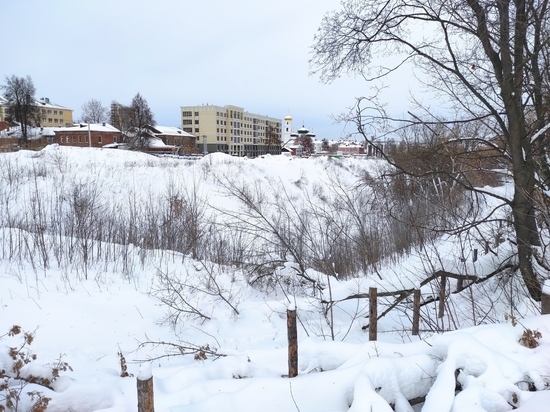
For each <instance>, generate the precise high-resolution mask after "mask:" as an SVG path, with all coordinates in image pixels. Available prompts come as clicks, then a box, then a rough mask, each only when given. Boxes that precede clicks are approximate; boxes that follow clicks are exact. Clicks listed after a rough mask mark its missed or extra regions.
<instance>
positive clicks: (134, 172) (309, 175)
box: [0, 145, 550, 412]
mask: <svg viewBox="0 0 550 412" xmlns="http://www.w3.org/2000/svg"><path fill="white" fill-rule="evenodd" d="M0 156H2V158H0V164H2V162H4V163H3V164H7V163H6V162H12V163H10V164H11V165H17V167H20V168H24V170H31V168H32V167H33V165H34V166H37V165H42V166H43V167H46V168H51V170H56V175H57V176H59V175H60V174H61V175H63V179H60V180H59V181H55V182H57V184H60V185H62V184H70V183H72V182H81V183H82V184H85V185H87V187H90V188H96V189H97V190H98V191H99V196H100V197H101V198H102V199H104V200H105V201H108V202H109V203H112V204H123V203H124V201H125V200H126V198H127V196H128V193H132V194H133V195H134V196H135V197H136V201H138V202H141V201H143V202H147V201H148V199H150V198H151V197H152V196H154V195H159V196H160V195H162V194H163V193H164V191H165V190H166V188H167V187H170V185H174V184H180V185H192V184H199V190H198V194H199V195H200V196H202V197H205V198H208V204H209V205H210V206H211V207H213V208H217V210H221V209H224V210H228V209H234V210H235V209H236V208H238V202H236V200H235V199H232V198H229V197H227V196H225V195H223V194H222V193H221V189H220V187H219V186H218V183H217V182H219V181H218V180H217V178H215V177H214V175H212V173H213V172H214V171H215V172H216V176H218V177H219V176H226V177H230V178H232V179H235V180H242V182H243V183H246V182H247V181H249V182H252V181H253V179H252V177H258V176H262V179H264V180H263V181H264V182H267V183H266V186H265V187H270V188H273V189H278V190H283V189H284V190H285V191H287V193H288V196H289V197H293V196H298V195H299V194H300V193H301V190H303V189H302V188H304V187H310V186H311V185H312V184H313V182H320V181H328V180H330V179H331V178H334V176H335V174H336V173H338V174H339V176H341V177H342V178H343V179H347V180H348V181H349V182H350V187H353V185H354V184H355V183H354V181H353V179H357V176H359V175H360V174H361V173H362V172H363V171H365V170H368V171H369V172H370V173H376V171H377V170H380V169H381V168H382V167H383V165H382V164H381V163H380V162H379V161H377V160H355V159H342V160H337V162H345V163H336V164H335V162H336V161H335V160H329V159H327V158H311V159H293V158H291V157H286V156H265V157H264V158H261V159H242V158H234V157H230V156H226V155H223V154H219V153H215V154H211V155H208V156H206V157H204V158H203V159H201V160H198V161H195V162H187V161H184V160H177V159H165V158H157V157H153V156H149V155H145V154H140V153H134V152H128V151H115V150H102V149H90V148H71V147H58V146H55V145H52V146H48V147H47V148H46V149H44V150H43V151H41V152H39V153H35V152H28V151H21V152H18V153H13V154H2V155H0ZM55 182H54V181H49V180H48V179H46V178H44V179H43V180H42V181H41V182H40V184H42V185H44V189H45V193H48V192H49V191H50V192H51V191H53V188H54V186H55V185H54V183H55ZM2 184H5V183H2ZM24 190H30V189H28V188H25V189H24ZM29 193H30V192H29ZM28 197H30V196H28ZM25 198H27V195H24V196H23V195H22V197H21V198H17V199H19V201H20V202H24V201H25V200H24V199H25ZM15 207H17V206H16V205H15V204H14V209H13V210H14V211H15V210H16V209H15ZM19 230H20V229H17V228H0V252H1V253H0V257H1V256H4V258H0V285H1V287H0V369H2V368H3V369H5V368H6V367H8V365H10V364H11V359H10V358H9V356H7V353H8V351H9V348H10V347H18V346H20V345H21V342H22V338H21V335H16V336H8V335H7V332H8V331H9V330H10V329H11V328H12V326H13V325H20V326H21V327H22V328H23V329H24V331H25V332H33V333H34V341H33V342H32V344H31V345H29V346H28V349H30V350H32V353H34V354H36V355H37V359H36V360H35V361H32V362H29V363H28V364H27V365H26V366H25V367H24V369H23V370H22V376H30V375H35V376H44V377H47V376H49V375H50V374H51V368H52V365H57V364H60V362H66V363H67V364H68V365H70V368H71V369H72V370H69V369H68V370H64V371H61V372H60V377H59V378H57V379H55V380H54V381H53V383H52V389H48V388H46V387H44V386H40V385H36V384H29V385H27V387H26V388H25V391H27V389H28V390H38V391H40V392H42V393H43V394H44V395H45V396H47V397H49V398H51V401H50V404H49V406H48V409H47V410H48V411H54V412H55V411H59V412H62V411H69V410H71V411H79V412H88V411H89V412H92V411H103V412H107V411H108V412H122V411H125V412H126V411H135V410H137V393H136V379H140V380H146V379H148V378H150V377H151V376H152V377H153V382H154V388H155V395H154V396H155V410H156V411H157V412H158V411H160V412H162V411H170V412H179V411H182V412H183V411H185V412H199V411H200V412H210V411H239V412H247V411H250V412H257V411H262V412H271V411H273V412H275V411H277V412H278V411H301V412H308V411H315V412H323V411H325V412H335V411H353V412H356V411H365V410H372V411H376V412H383V411H392V410H395V411H398V412H405V411H407V412H410V411H417V410H422V411H435V412H443V411H454V412H459V411H460V412H462V411H464V412H471V411H508V410H512V409H514V408H517V409H515V410H517V411H520V412H526V411H529V412H537V411H546V410H548V403H549V402H550V391H547V390H546V389H547V388H548V384H549V376H550V315H545V316H540V315H537V313H536V312H535V311H534V310H533V303H532V302H529V300H528V298H527V297H523V296H522V297H520V298H521V299H518V302H516V305H517V311H518V312H517V313H515V316H517V317H518V319H517V322H516V321H512V320H510V319H508V318H507V317H506V316H505V314H506V313H507V311H509V309H508V308H507V307H506V306H505V304H504V303H503V300H499V299H500V298H499V297H498V296H499V295H498V293H497V292H496V290H497V289H496V286H495V285H497V284H496V283H495V284H490V285H491V286H489V287H488V289H490V288H491V287H493V286H495V289H491V290H492V291H491V292H488V289H479V290H477V289H476V290H473V291H472V294H473V296H474V298H473V299H477V301H478V302H479V303H480V304H481V303H482V302H484V299H489V298H492V299H493V300H494V302H493V303H494V305H495V306H496V308H494V310H495V313H497V314H498V315H495V316H500V318H499V319H498V320H499V322H498V323H494V324H487V325H481V326H473V327H466V328H464V327H463V328H460V329H458V330H456V331H449V332H445V333H435V332H434V333H426V334H423V335H421V336H420V337H419V336H411V335H410V333H403V332H402V329H403V327H404V322H407V321H404V320H403V318H401V314H399V313H393V312H392V314H390V315H388V316H387V317H385V318H383V319H382V320H381V322H380V323H379V340H378V341H374V342H369V341H368V334H366V333H365V331H363V330H362V326H364V319H363V317H364V316H366V315H367V314H368V305H367V303H366V300H365V299H362V300H346V301H342V302H340V303H339V304H338V305H335V307H334V317H335V319H334V325H335V334H336V339H335V340H334V341H333V340H331V339H330V338H329V333H328V326H327V325H326V323H324V322H325V320H324V317H323V315H322V309H323V307H322V305H321V304H320V298H323V297H324V298H327V297H328V295H327V294H328V290H327V289H325V290H324V291H323V295H322V296H319V297H316V298H313V297H311V296H303V295H296V296H285V295H284V294H280V293H275V292H273V293H265V292H262V291H259V290H257V289H255V288H254V287H253V286H251V285H249V284H248V283H247V282H246V281H245V279H244V275H243V273H241V272H240V271H238V270H231V269H230V268H219V272H218V276H217V277H216V281H217V282H218V283H219V286H220V288H222V289H223V290H224V291H227V292H228V293H229V294H230V296H231V302H232V303H233V304H234V305H236V307H237V309H238V313H236V311H235V310H233V309H232V308H231V307H230V306H229V305H228V304H226V303H225V302H223V301H221V300H220V299H219V298H218V297H216V296H211V295H207V294H204V293H201V292H200V290H201V288H203V287H204V270H205V269H204V268H202V269H201V266H200V265H199V264H198V263H197V262H194V261H193V260H192V259H191V258H190V257H189V256H181V255H178V254H177V253H175V252H174V253H169V252H166V253H164V254H163V253H159V252H158V251H143V250H141V249H140V248H139V247H138V246H131V247H128V249H127V252H128V255H127V256H129V259H130V260H131V261H132V262H139V261H140V259H142V258H143V256H144V255H146V259H144V260H143V261H144V263H143V264H138V263H136V264H134V266H132V267H131V268H130V269H129V270H124V269H123V268H122V265H120V264H116V262H111V263H110V264H95V265H92V266H90V267H89V268H87V272H86V273H87V278H85V277H84V276H83V272H82V269H81V267H80V266H78V265H73V266H71V265H64V264H59V265H58V264H56V263H52V264H51V265H50V267H49V268H43V267H40V266H39V265H37V264H36V261H31V260H30V258H26V259H13V258H10V257H9V256H7V254H6V252H5V251H6V249H5V247H3V246H2V245H6V244H7V242H8V238H9V236H18V235H19V234H20V232H19ZM440 247H441V250H443V251H445V253H444V255H445V256H446V259H444V260H442V261H441V262H439V263H438V264H439V266H437V268H438V269H441V270H447V271H450V272H460V271H461V270H463V269H464V267H466V266H467V270H468V271H469V272H470V273H476V274H477V275H478V276H480V277H482V276H486V275H487V274H488V273H490V272H491V271H492V269H493V268H494V265H495V262H496V261H495V255H493V254H488V255H483V256H480V257H479V259H478V260H477V261H476V262H472V261H471V259H469V260H468V261H467V262H461V261H460V259H458V255H457V253H458V252H457V250H458V246H457V240H456V239H451V238H449V239H444V240H443V242H442V244H441V245H440ZM498 254H499V259H502V256H508V255H509V254H511V249H510V245H508V244H506V243H505V244H502V245H500V246H499V249H498ZM457 262H459V263H457ZM423 265H424V263H423V262H422V257H421V256H420V255H415V254H414V253H412V254H411V255H410V256H408V257H406V258H404V259H403V260H402V261H401V262H399V263H398V264H393V265H390V264H387V265H385V266H383V267H382V268H381V269H380V270H379V273H380V276H381V279H380V278H379V277H377V276H370V277H367V278H363V279H361V278H355V279H349V280H336V279H334V280H331V290H332V297H333V299H334V300H339V299H344V298H346V297H347V296H349V295H350V294H354V293H367V292H368V289H369V287H371V286H377V287H378V288H379V290H383V291H391V290H399V289H403V288H404V287H405V288H409V287H410V288H413V287H415V286H418V285H419V284H420V282H421V280H422V279H423V277H425V275H426V270H425V269H424V268H423ZM461 265H462V266H461ZM216 270H217V269H216ZM159 271H162V272H164V273H167V274H172V275H174V276H180V277H181V279H185V281H186V282H187V285H188V286H189V291H192V292H189V295H188V298H189V299H190V301H192V302H193V304H194V305H196V307H198V308H200V309H201V310H202V311H203V312H204V313H206V314H207V315H208V316H209V317H210V320H205V319H200V318H193V317H187V318H185V319H182V320H181V321H180V322H178V323H177V325H176V327H175V328H172V327H171V326H170V324H167V323H162V322H161V321H162V319H164V318H165V317H166V307H164V306H163V305H162V304H161V303H160V302H159V299H157V298H156V297H155V294H154V293H153V292H154V291H155V290H156V289H157V288H158V287H159V276H158V274H159ZM278 271H279V274H280V275H281V276H283V277H284V276H286V277H288V278H290V277H292V276H294V274H295V271H294V270H293V264H292V262H287V263H286V264H285V265H282V266H281V267H280V268H279V269H278ZM308 274H309V275H310V276H312V277H314V278H316V279H318V281H319V282H322V283H323V282H326V277H325V276H324V275H323V274H320V273H317V272H315V271H309V272H308ZM514 281H515V280H514V279H510V280H509V286H510V287H511V286H512V285H513V282H514ZM549 287H550V286H549V285H548V284H546V286H545V290H548V288H549ZM422 293H423V295H428V294H433V293H434V291H433V290H431V289H430V288H428V287H425V288H423V291H422ZM489 293H492V294H493V293H494V295H491V296H488V294H489ZM453 299H454V300H452V304H454V305H456V307H457V308H459V309H457V311H456V313H457V314H459V313H466V312H469V311H470V308H469V307H468V306H467V305H468V303H467V302H466V301H465V299H464V297H463V296H456V297H453ZM519 300H521V301H519ZM499 305H502V307H501V306H499ZM358 306H359V307H358ZM365 308H367V309H365ZM288 309H291V310H292V309H296V310H297V313H298V318H299V323H298V338H299V351H298V354H299V376H298V377H296V378H292V379H289V378H287V377H285V375H286V374H288V364H287V337H286V311H287V310H288ZM427 310H428V309H427ZM430 310H431V309H430ZM354 311H356V312H357V316H356V317H357V319H355V318H353V316H351V315H350V313H354ZM365 312H366V313H365ZM464 316H466V315H464ZM465 319H466V318H464V319H462V318H457V319H456V320H455V321H456V322H459V323H460V322H463V323H464V324H465V325H468V324H469V323H468V322H466V320H465ZM526 330H532V331H538V332H540V335H541V337H540V338H539V339H538V346H537V347H535V348H527V347H525V346H523V345H522V344H521V343H520V338H521V337H522V334H523V333H524V331H526ZM147 342H150V343H149V344H148V343H147ZM162 342H171V343H176V344H178V345H180V347H190V348H194V349H196V351H194V352H191V353H190V354H187V355H185V356H181V355H180V356H167V355H173V354H174V349H175V351H176V352H178V351H179V349H178V348H171V347H168V346H166V345H163V344H162ZM201 351H203V353H204V356H195V354H200V353H201ZM119 353H121V354H122V355H123V356H124V358H125V360H126V362H127V368H128V373H129V374H130V375H131V376H128V377H121V376H120V374H121V358H120V356H119ZM2 365H3V366H2ZM457 384H458V385H460V387H461V390H460V391H459V392H457V391H456V389H457ZM530 387H531V388H535V389H536V390H537V391H536V392H532V391H529V389H530ZM422 397H425V401H424V402H423V403H421V404H420V405H411V404H410V403H409V400H410V399H414V398H422ZM1 400H2V395H1V394H0V402H1ZM25 402H27V405H28V400H26V401H25Z"/></svg>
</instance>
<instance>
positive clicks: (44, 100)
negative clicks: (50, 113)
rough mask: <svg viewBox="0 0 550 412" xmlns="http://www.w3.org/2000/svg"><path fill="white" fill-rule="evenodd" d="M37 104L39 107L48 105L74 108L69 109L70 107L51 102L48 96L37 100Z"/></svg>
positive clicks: (64, 108)
mask: <svg viewBox="0 0 550 412" xmlns="http://www.w3.org/2000/svg"><path fill="white" fill-rule="evenodd" d="M36 105H37V106H38V107H47V108H50V109H61V110H72V109H69V108H68V107H65V106H61V105H59V104H56V103H52V102H50V99H48V98H47V97H42V98H40V99H39V100H36Z"/></svg>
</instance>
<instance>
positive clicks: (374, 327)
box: [369, 288, 378, 340]
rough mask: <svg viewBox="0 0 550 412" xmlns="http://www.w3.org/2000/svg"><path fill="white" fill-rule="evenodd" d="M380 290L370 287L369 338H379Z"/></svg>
mask: <svg viewBox="0 0 550 412" xmlns="http://www.w3.org/2000/svg"><path fill="white" fill-rule="evenodd" d="M377 335H378V290H377V289H376V288H369V340H377V339H378V336H377Z"/></svg>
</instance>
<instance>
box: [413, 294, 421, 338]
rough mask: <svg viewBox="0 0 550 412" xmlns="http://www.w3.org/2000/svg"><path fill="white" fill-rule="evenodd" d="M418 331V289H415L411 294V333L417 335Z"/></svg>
mask: <svg viewBox="0 0 550 412" xmlns="http://www.w3.org/2000/svg"><path fill="white" fill-rule="evenodd" d="M419 332H420V289H416V290H415V291H414V295H413V324H412V334H413V335H418V333H419Z"/></svg>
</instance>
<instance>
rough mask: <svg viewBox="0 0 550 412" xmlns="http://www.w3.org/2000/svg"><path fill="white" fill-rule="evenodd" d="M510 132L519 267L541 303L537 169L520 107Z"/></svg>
mask: <svg viewBox="0 0 550 412" xmlns="http://www.w3.org/2000/svg"><path fill="white" fill-rule="evenodd" d="M507 114H508V120H509V123H510V130H509V135H508V143H509V147H510V155H511V158H512V169H513V170H512V172H513V176H514V198H513V201H512V214H513V217H514V229H515V233H516V242H517V252H518V265H519V270H520V273H521V276H522V278H523V281H524V282H525V286H526V287H527V290H528V291H529V294H530V295H531V297H532V298H533V299H535V300H536V301H539V302H540V300H541V295H542V287H541V285H540V282H539V281H538V280H537V275H536V273H535V271H534V269H533V247H534V246H540V239H539V236H538V230H537V222H536V220H535V208H534V206H533V197H534V193H535V166H534V162H533V157H532V155H533V154H532V153H530V152H531V145H530V144H529V142H527V141H528V140H529V137H528V136H526V131H525V128H524V127H522V125H523V117H522V116H521V114H520V113H519V111H518V110H517V108H516V107H513V108H510V109H509V110H507Z"/></svg>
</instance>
